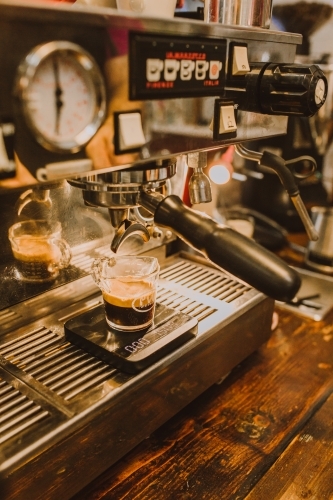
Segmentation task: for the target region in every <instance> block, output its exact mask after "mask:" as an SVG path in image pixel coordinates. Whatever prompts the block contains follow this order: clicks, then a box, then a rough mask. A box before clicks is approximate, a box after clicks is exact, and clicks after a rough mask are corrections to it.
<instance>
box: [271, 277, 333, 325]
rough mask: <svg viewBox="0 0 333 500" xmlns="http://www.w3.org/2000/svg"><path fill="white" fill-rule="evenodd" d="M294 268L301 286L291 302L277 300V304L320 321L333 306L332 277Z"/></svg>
mask: <svg viewBox="0 0 333 500" xmlns="http://www.w3.org/2000/svg"><path fill="white" fill-rule="evenodd" d="M294 269H295V270H296V271H297V272H298V273H299V275H300V276H301V279H302V284H301V288H300V290H299V292H298V294H297V297H296V298H295V299H293V302H290V303H283V302H277V304H278V306H279V307H280V308H281V309H286V310H288V311H292V312H294V313H296V314H300V315H301V316H305V317H306V318H310V319H313V320H314V321H321V320H322V319H323V318H324V317H325V316H326V315H327V314H328V313H329V311H330V310H331V309H332V307H333V278H332V277H329V276H324V275H322V274H319V273H316V272H312V271H308V270H306V269H300V268H297V267H295V268H294Z"/></svg>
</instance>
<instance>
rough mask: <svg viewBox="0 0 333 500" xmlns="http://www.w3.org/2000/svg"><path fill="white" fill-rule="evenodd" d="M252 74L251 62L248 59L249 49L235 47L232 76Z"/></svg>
mask: <svg viewBox="0 0 333 500" xmlns="http://www.w3.org/2000/svg"><path fill="white" fill-rule="evenodd" d="M249 72H250V66H249V61H248V58H247V47H240V46H238V45H235V46H234V48H233V55H232V74H233V75H246V73H249Z"/></svg>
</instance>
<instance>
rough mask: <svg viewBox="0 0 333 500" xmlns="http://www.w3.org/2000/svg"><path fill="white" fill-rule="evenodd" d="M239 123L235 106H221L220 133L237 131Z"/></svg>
mask: <svg viewBox="0 0 333 500" xmlns="http://www.w3.org/2000/svg"><path fill="white" fill-rule="evenodd" d="M236 130H237V124H236V119H235V110H234V107H233V106H220V123H219V134H226V133H228V132H235V131H236Z"/></svg>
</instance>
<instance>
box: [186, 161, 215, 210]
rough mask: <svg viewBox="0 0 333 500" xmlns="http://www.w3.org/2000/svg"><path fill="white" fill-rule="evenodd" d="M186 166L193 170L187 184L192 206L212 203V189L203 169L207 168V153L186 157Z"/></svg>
mask: <svg viewBox="0 0 333 500" xmlns="http://www.w3.org/2000/svg"><path fill="white" fill-rule="evenodd" d="M187 164H188V166H189V167H190V168H193V174H192V176H191V178H190V182H189V195H190V201H191V203H192V205H194V204H196V203H209V202H210V201H212V189H211V185H210V181H209V179H208V177H207V175H206V174H204V172H203V168H205V167H206V166H207V152H206V151H200V152H196V153H189V154H188V155H187Z"/></svg>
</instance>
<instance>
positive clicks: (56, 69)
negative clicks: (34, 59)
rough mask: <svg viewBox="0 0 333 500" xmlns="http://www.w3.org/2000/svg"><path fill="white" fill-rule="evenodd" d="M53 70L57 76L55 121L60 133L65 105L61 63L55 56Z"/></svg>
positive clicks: (56, 128)
mask: <svg viewBox="0 0 333 500" xmlns="http://www.w3.org/2000/svg"><path fill="white" fill-rule="evenodd" d="M53 71H54V78H55V94H54V95H55V106H56V123H55V133H56V134H59V125H60V113H61V108H62V106H63V104H64V103H63V101H62V99H61V96H62V94H63V91H62V88H61V85H60V80H59V65H58V58H57V57H55V58H54V59H53Z"/></svg>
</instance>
